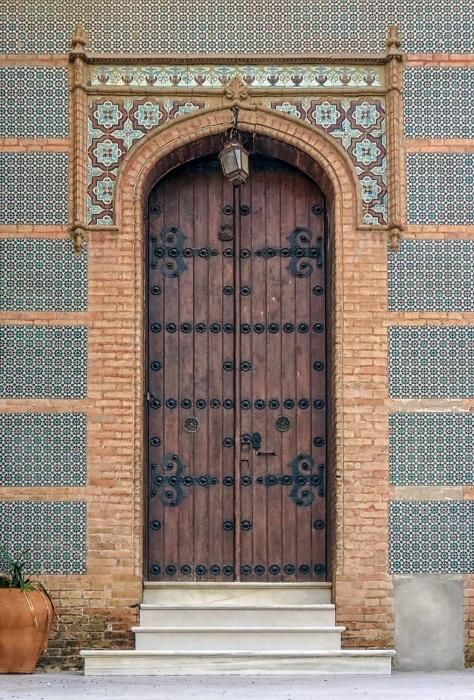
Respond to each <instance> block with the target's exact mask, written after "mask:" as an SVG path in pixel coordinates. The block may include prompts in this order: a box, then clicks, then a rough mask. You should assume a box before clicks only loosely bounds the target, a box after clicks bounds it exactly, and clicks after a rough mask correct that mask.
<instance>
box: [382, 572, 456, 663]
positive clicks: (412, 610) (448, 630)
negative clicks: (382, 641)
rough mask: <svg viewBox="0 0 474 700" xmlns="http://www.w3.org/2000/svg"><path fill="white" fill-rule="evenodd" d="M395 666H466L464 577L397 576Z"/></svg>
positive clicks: (395, 583) (395, 580)
mask: <svg viewBox="0 0 474 700" xmlns="http://www.w3.org/2000/svg"><path fill="white" fill-rule="evenodd" d="M394 590H395V648H396V651H397V656H396V657H395V667H396V668H397V669H398V670H403V671H440V670H455V669H462V668H463V667H464V610H463V580H462V577H460V576H458V577H456V576H400V577H398V576H395V577H394Z"/></svg>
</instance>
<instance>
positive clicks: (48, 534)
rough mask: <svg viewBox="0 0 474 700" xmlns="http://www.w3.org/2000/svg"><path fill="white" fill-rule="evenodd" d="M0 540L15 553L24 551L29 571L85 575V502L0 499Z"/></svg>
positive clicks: (31, 572) (33, 572)
mask: <svg viewBox="0 0 474 700" xmlns="http://www.w3.org/2000/svg"><path fill="white" fill-rule="evenodd" d="M0 542H1V543H2V544H3V545H4V546H5V547H6V549H7V550H8V551H9V552H10V553H11V554H14V555H15V554H19V553H20V552H25V550H26V553H27V562H28V564H27V567H26V571H27V573H28V574H59V575H65V574H85V573H86V559H87V506H86V503H85V502H83V501H0ZM1 568H2V566H1V561H0V570H1Z"/></svg>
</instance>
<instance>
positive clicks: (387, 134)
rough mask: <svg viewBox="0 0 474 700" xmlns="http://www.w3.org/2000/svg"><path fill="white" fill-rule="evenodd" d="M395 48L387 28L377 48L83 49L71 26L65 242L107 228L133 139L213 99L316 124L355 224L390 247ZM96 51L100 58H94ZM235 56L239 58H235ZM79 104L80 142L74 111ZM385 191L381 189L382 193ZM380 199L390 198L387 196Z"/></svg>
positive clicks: (396, 223) (397, 92)
mask: <svg viewBox="0 0 474 700" xmlns="http://www.w3.org/2000/svg"><path fill="white" fill-rule="evenodd" d="M401 58H402V56H401V53H400V42H399V39H398V34H397V31H396V28H394V27H391V28H390V30H389V34H388V39H387V43H386V53H385V54H373V55H372V56H361V57H359V56H346V57H341V56H325V57H311V60H309V59H308V58H306V59H305V60H300V61H298V60H297V59H296V57H294V56H291V57H280V58H277V57H271V59H270V57H252V58H250V57H242V60H239V59H237V58H235V57H233V58H230V59H229V61H228V63H223V61H222V57H219V60H217V59H216V58H212V57H206V58H205V60H203V58H202V57H201V59H198V58H188V59H186V58H185V57H181V58H177V57H174V58H173V61H166V62H165V61H163V60H156V61H152V60H150V59H149V58H148V57H147V58H145V57H143V59H140V57H138V56H136V57H133V59H132V58H131V57H121V56H114V57H110V56H99V55H94V54H89V53H88V51H87V36H86V34H85V32H84V30H83V29H82V28H81V27H77V28H76V30H75V32H74V36H73V39H72V44H71V52H70V62H71V64H72V70H73V85H74V89H73V101H74V102H75V109H74V112H75V124H74V134H75V149H74V162H75V167H74V170H75V172H76V179H75V183H76V182H77V183H78V184H79V183H80V182H82V181H83V180H82V179H81V178H80V176H79V171H80V169H83V168H84V167H85V168H86V170H87V191H84V190H83V188H82V187H81V186H79V187H75V188H74V189H75V190H76V194H75V198H74V203H73V204H74V206H73V216H72V220H73V221H74V223H73V224H72V225H71V226H70V230H71V237H72V239H73V242H74V248H75V250H80V248H81V246H82V242H83V240H84V236H85V234H86V232H87V231H94V230H100V229H105V228H107V229H111V228H112V229H115V227H116V221H115V198H116V182H117V177H118V174H119V170H120V167H121V164H122V162H123V160H124V158H125V156H126V155H127V154H128V153H129V151H130V150H131V149H132V148H133V147H134V145H135V144H136V143H138V141H140V140H141V139H142V138H143V137H145V136H147V135H148V134H150V133H151V132H153V131H155V130H157V129H160V128H161V127H163V126H164V125H165V124H167V123H169V122H170V121H172V120H178V119H182V118H184V117H186V116H189V115H190V114H192V113H193V112H198V111H203V110H207V109H209V108H211V109H214V110H215V109H216V107H226V106H229V107H231V106H232V105H234V104H242V107H245V108H247V109H249V108H250V109H254V108H255V107H257V108H258V107H264V108H266V109H272V110H275V111H277V112H280V113H283V114H285V115H287V116H288V117H290V118H294V119H299V120H301V121H303V122H305V123H306V124H309V125H310V126H312V127H313V128H315V129H318V130H322V131H323V132H324V133H326V134H327V135H328V136H330V137H332V138H334V139H335V141H336V142H337V143H338V144H339V146H340V147H342V148H343V149H344V150H345V151H346V153H347V156H348V157H349V160H350V161H351V162H352V165H353V168H354V172H355V175H356V177H357V179H358V181H359V185H360V190H359V192H360V211H361V220H360V221H359V222H358V225H359V226H360V227H362V228H364V227H365V228H367V227H369V228H373V229H377V228H379V229H382V230H386V231H387V235H388V240H389V243H390V246H391V247H395V248H396V247H397V245H398V240H399V237H400V232H401V231H402V230H403V228H404V227H403V225H402V223H401V221H402V216H401V211H400V207H401V205H400V201H401V196H400V192H399V190H401V186H400V184H399V177H398V174H397V175H395V173H398V172H399V171H400V167H399V158H400V156H399V150H400V149H399V142H400V140H401V134H400V133H399V132H400V127H399V126H397V124H398V120H396V119H393V115H394V113H397V112H400V111H401V89H400V86H401ZM104 59H105V60H104ZM244 59H245V60H244ZM84 109H85V110H86V111H87V142H86V141H85V138H84V136H81V132H82V133H83V127H82V125H81V123H80V119H79V114H81V118H82V113H83V111H84ZM389 195H390V197H389ZM389 199H390V201H389Z"/></svg>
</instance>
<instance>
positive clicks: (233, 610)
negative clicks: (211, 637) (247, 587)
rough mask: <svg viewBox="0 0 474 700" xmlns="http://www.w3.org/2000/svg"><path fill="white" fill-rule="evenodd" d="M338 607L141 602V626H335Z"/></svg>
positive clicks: (319, 605)
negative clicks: (158, 603)
mask: <svg viewBox="0 0 474 700" xmlns="http://www.w3.org/2000/svg"><path fill="white" fill-rule="evenodd" d="M335 623H336V608H335V606H334V605H332V604H330V603H317V604H316V605H221V604H218V603H215V604H213V605H212V604H211V605H210V604H208V603H207V604H205V605H152V604H147V603H145V604H142V605H140V627H161V626H163V627H179V626H184V627H245V626H248V627H271V626H272V625H278V626H279V627H331V626H333V625H335Z"/></svg>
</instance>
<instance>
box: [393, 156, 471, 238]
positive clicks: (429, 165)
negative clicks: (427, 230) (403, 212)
mask: <svg viewBox="0 0 474 700" xmlns="http://www.w3.org/2000/svg"><path fill="white" fill-rule="evenodd" d="M473 171H474V153H407V155H406V177H407V223H408V224H433V225H436V226H441V225H444V224H445V225H448V226H449V225H451V226H454V225H457V226H461V225H465V226H473V225H474V191H473V188H472V173H473Z"/></svg>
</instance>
